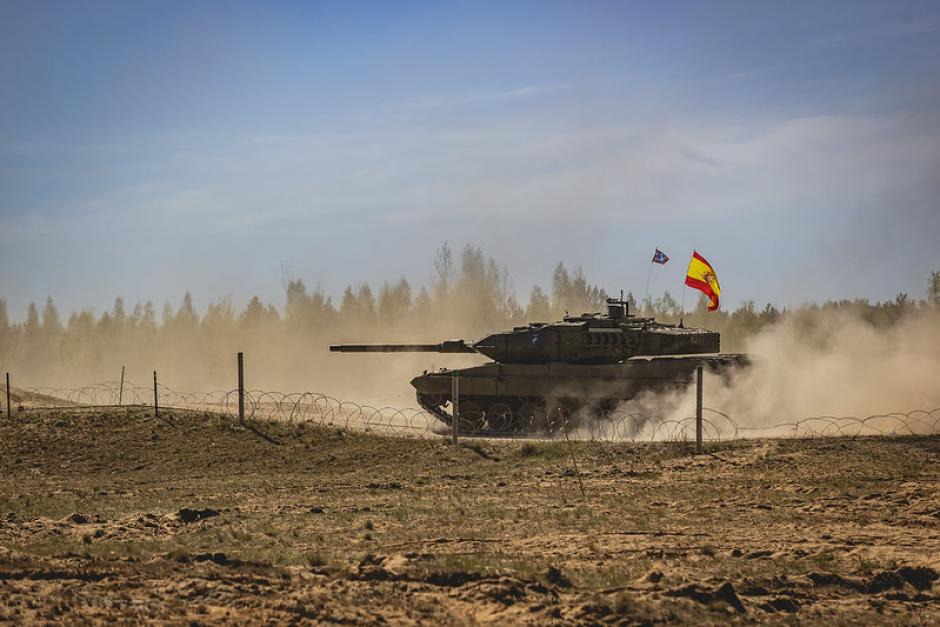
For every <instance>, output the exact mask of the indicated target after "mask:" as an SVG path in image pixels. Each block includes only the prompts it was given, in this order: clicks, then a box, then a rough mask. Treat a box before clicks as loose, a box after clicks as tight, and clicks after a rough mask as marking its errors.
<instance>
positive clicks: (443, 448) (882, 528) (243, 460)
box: [0, 409, 940, 624]
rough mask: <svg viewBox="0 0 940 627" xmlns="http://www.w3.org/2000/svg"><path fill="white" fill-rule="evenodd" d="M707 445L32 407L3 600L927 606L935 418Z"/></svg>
mask: <svg viewBox="0 0 940 627" xmlns="http://www.w3.org/2000/svg"><path fill="white" fill-rule="evenodd" d="M708 448H709V451H710V453H711V454H709V455H705V456H698V457H696V456H692V455H691V450H690V448H689V447H688V445H685V444H681V443H662V444H611V443H588V442H577V443H574V444H572V445H571V446H569V445H568V444H566V443H565V442H552V443H533V442H513V441H472V440H467V441H466V442H465V443H464V444H463V445H462V446H460V447H458V448H454V447H452V446H449V445H448V444H446V443H444V442H443V441H436V440H417V439H404V438H383V437H377V436H371V435H368V434H354V433H343V432H340V431H336V430H328V429H323V428H313V427H303V426H297V425H294V426H291V425H284V424H274V423H263V424H257V425H255V426H254V427H253V428H251V429H247V428H241V427H239V426H237V425H236V424H233V423H232V421H231V420H230V419H228V418H220V417H217V416H210V415H203V414H184V413H176V414H170V415H167V416H162V417H161V418H160V419H155V418H154V417H153V416H152V415H151V414H150V413H149V412H148V411H146V410H143V409H122V410H113V411H102V410H97V411H92V412H88V411H78V410H57V411H26V412H22V413H20V414H19V415H16V416H14V418H13V420H12V421H9V420H7V419H6V418H3V419H2V420H0V620H13V621H23V622H27V621H60V620H67V621H92V622H94V621H102V622H103V621H109V622H110V621H115V620H116V621H135V622H136V621H139V620H142V619H156V620H161V621H170V622H184V621H185V622H193V621H195V622H199V623H214V622H232V623H259V622H269V621H274V622H289V621H311V622H342V623H353V624H357V623H370V624H372V623H376V622H391V623H446V624H476V623H533V624H552V623H580V624H598V623H626V624H631V623H646V624H650V623H660V622H670V623H672V622H680V623H682V622H685V623H696V624H703V623H705V624H707V623H713V624H719V623H720V624H726V623H729V622H739V623H754V622H791V623H804V622H808V621H809V622H815V623H821V622H824V621H825V622H827V623H831V624H859V623H867V624H872V623H883V624H940V593H938V591H940V581H937V578H938V571H940V485H938V480H940V464H938V462H940V437H937V436H931V437H910V438H860V439H854V440H852V439H817V440H753V441H739V442H732V443H725V444H720V445H719V444H712V445H709V447H708ZM572 455H573V456H574V459H575V460H576V462H577V466H578V468H579V470H580V475H581V482H582V483H583V489H584V494H585V496H582V494H581V489H580V487H579V480H578V474H577V473H576V472H575V470H574V467H573V462H572Z"/></svg>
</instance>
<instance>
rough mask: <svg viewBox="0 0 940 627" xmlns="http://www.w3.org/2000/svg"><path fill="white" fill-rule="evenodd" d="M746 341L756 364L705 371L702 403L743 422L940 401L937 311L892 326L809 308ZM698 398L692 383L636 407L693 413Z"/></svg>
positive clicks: (863, 413) (903, 408)
mask: <svg viewBox="0 0 940 627" xmlns="http://www.w3.org/2000/svg"><path fill="white" fill-rule="evenodd" d="M745 346H746V350H747V352H748V354H749V355H750V357H751V359H752V361H753V363H752V365H751V366H750V367H748V368H746V369H742V370H740V371H738V372H736V373H734V374H733V375H732V376H731V377H728V378H722V377H719V376H709V375H706V377H705V380H704V384H703V387H704V399H703V404H704V405H705V406H706V407H709V408H713V409H715V410H718V411H721V412H723V413H725V414H728V415H729V416H731V417H732V419H733V420H734V421H735V423H737V424H738V425H739V426H744V427H769V426H772V425H778V424H781V423H785V422H792V421H797V420H800V419H803V418H808V417H817V416H839V417H842V416H853V417H858V418H864V417H867V416H872V415H877V414H888V413H894V412H900V413H906V412H910V411H914V410H931V409H935V408H938V407H940V311H938V310H937V309H920V310H916V311H911V312H909V313H907V314H905V315H904V316H903V317H902V318H901V319H900V320H898V321H897V323H896V324H894V325H893V326H891V327H887V328H876V327H875V326H873V325H872V324H870V323H869V322H867V321H866V320H864V319H863V318H862V317H861V316H859V315H857V314H856V313H853V312H851V311H839V310H816V311H807V310H803V311H798V312H796V313H794V314H792V315H790V316H786V317H784V318H782V319H781V320H780V321H779V322H777V323H775V324H773V325H769V326H768V327H765V328H764V329H762V330H761V331H760V332H758V333H757V334H756V335H754V336H753V337H751V338H749V339H748V340H747V341H746V343H745ZM694 399H695V394H694V384H693V385H692V386H690V387H689V388H687V389H684V390H682V391H680V392H671V393H666V394H661V395H658V396H655V397H649V396H648V397H646V398H642V399H637V403H635V404H633V407H637V406H642V407H643V408H644V410H647V411H655V412H658V414H659V415H661V416H668V417H685V416H693V415H694V414H695V405H694ZM628 405H629V404H628ZM625 407H626V406H625Z"/></svg>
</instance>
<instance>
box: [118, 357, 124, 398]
mask: <svg viewBox="0 0 940 627" xmlns="http://www.w3.org/2000/svg"><path fill="white" fill-rule="evenodd" d="M123 404H124V366H121V387H120V388H118V407H120V406H121V405H123Z"/></svg>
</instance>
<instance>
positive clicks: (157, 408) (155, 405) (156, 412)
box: [153, 370, 160, 418]
mask: <svg viewBox="0 0 940 627" xmlns="http://www.w3.org/2000/svg"><path fill="white" fill-rule="evenodd" d="M159 415H160V404H159V403H158V402H157V371H156V370H154V371H153V417H154V418H157V417H158V416H159Z"/></svg>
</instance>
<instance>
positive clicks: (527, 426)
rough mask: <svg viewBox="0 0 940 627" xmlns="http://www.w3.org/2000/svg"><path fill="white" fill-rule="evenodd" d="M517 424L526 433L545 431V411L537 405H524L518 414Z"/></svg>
mask: <svg viewBox="0 0 940 627" xmlns="http://www.w3.org/2000/svg"><path fill="white" fill-rule="evenodd" d="M516 424H517V425H518V427H519V430H520V431H523V432H525V433H534V432H537V431H542V430H544V429H545V410H543V409H542V408H541V407H540V406H539V405H536V404H535V403H523V404H522V406H521V407H519V411H517V412H516Z"/></svg>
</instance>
